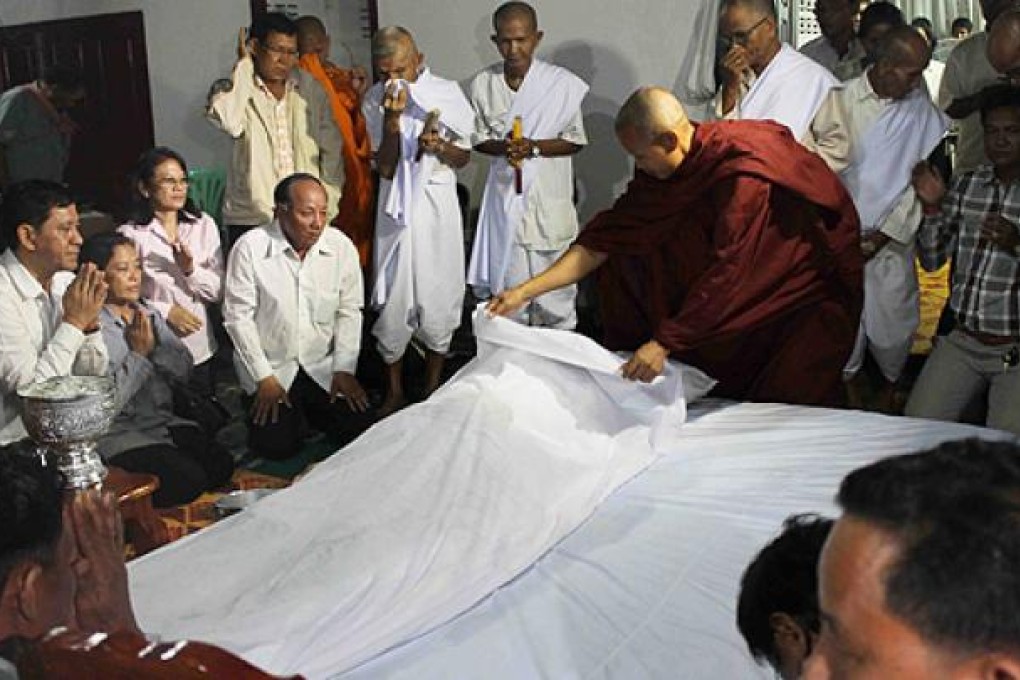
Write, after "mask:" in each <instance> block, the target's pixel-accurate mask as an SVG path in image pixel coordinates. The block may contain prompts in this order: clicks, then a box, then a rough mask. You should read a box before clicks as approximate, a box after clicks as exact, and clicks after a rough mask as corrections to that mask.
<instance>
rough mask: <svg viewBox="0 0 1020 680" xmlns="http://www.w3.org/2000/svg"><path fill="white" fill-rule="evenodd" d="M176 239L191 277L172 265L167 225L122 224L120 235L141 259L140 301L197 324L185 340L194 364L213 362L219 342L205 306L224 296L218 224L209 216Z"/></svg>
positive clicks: (185, 226) (184, 227) (185, 225)
mask: <svg viewBox="0 0 1020 680" xmlns="http://www.w3.org/2000/svg"><path fill="white" fill-rule="evenodd" d="M177 230H178V232H179V233H178V238H179V240H180V242H181V243H184V244H185V245H187V246H188V249H189V250H190V251H191V256H192V258H193V259H194V262H195V267H194V269H193V271H192V272H191V274H190V275H187V274H185V273H184V271H183V270H182V269H181V268H180V266H179V265H178V264H177V261H176V260H175V259H174V250H173V246H172V245H171V243H170V238H169V237H168V236H167V233H166V230H165V229H164V228H163V223H162V222H160V221H159V220H158V219H156V218H153V220H152V221H151V222H149V223H148V224H133V223H128V224H123V225H121V226H120V228H119V229H118V230H117V231H119V232H120V233H121V234H124V235H125V236H127V237H128V238H130V239H131V240H132V241H134V242H135V245H136V246H138V256H139V257H140V258H141V259H142V272H143V273H144V276H143V277H142V297H144V298H145V299H146V300H147V301H148V303H149V304H150V305H152V308H153V309H155V310H156V311H158V312H159V313H160V315H161V316H162V317H163V318H164V319H166V318H168V317H169V316H170V309H171V308H172V307H173V306H174V305H180V306H181V307H183V308H184V309H186V310H188V311H189V312H191V313H192V314H194V315H195V316H197V317H198V318H199V320H200V321H201V322H202V327H201V328H200V329H198V330H197V331H195V332H194V333H192V334H191V335H186V336H184V337H183V338H181V340H182V341H183V342H184V345H185V346H186V347H187V348H188V351H190V352H191V356H192V357H193V358H194V361H195V364H201V363H203V362H205V361H206V360H207V359H211V358H212V356H213V354H215V353H216V339H215V336H214V333H213V328H212V325H211V324H210V323H209V314H208V311H207V310H206V305H209V304H215V303H217V302H219V301H220V296H221V294H222V291H223V250H222V247H221V245H220V231H219V229H218V228H217V227H216V222H214V221H213V218H211V217H209V215H207V214H206V213H202V215H201V217H198V218H196V219H195V221H194V222H183V221H182V222H180V223H179V224H178V225H177Z"/></svg>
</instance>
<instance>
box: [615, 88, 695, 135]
mask: <svg viewBox="0 0 1020 680" xmlns="http://www.w3.org/2000/svg"><path fill="white" fill-rule="evenodd" d="M689 124H690V123H689V121H688V120H687V112H686V111H684V107H683V105H682V104H681V103H680V102H679V101H678V100H677V98H676V97H674V96H673V93H672V92H670V91H669V90H665V89H663V88H661V87H642V88H640V89H638V90H637V91H636V92H634V94H632V95H631V96H630V97H628V98H627V101H625V102H624V103H623V106H622V107H621V108H620V112H619V113H617V114H616V131H617V133H619V132H620V131H621V130H625V129H630V130H633V131H635V132H638V133H641V134H642V135H644V136H645V138H646V139H651V138H652V137H655V136H656V135H658V134H661V133H663V132H668V131H675V130H677V129H678V128H682V127H684V126H685V125H689Z"/></svg>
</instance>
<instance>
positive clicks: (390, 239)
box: [366, 68, 475, 307]
mask: <svg viewBox="0 0 1020 680" xmlns="http://www.w3.org/2000/svg"><path fill="white" fill-rule="evenodd" d="M401 86H402V87H407V88H408V103H407V107H406V108H405V109H404V112H403V113H402V114H401V116H400V160H399V161H398V163H397V167H396V171H395V172H394V175H393V179H392V184H391V186H390V190H389V195H388V196H387V199H386V202H385V203H384V204H381V205H380V206H379V210H380V211H381V212H384V213H385V214H386V215H387V216H389V217H390V218H391V219H389V220H378V221H377V225H376V246H375V247H376V253H375V271H376V279H375V286H374V289H373V292H372V304H373V305H374V306H376V307H381V306H382V305H384V304H386V300H387V298H388V297H389V292H390V288H391V287H392V284H393V281H392V278H393V274H394V271H395V268H394V267H392V266H390V265H391V261H392V258H394V257H397V253H398V250H399V249H398V247H397V246H398V245H399V243H400V237H401V235H402V234H403V232H404V230H405V229H406V228H407V226H408V225H410V224H412V223H413V222H414V213H415V205H416V203H418V202H419V201H420V200H421V197H422V192H423V191H424V188H425V184H426V182H427V181H428V178H429V177H430V176H431V175H432V172H433V170H434V169H435V164H436V163H438V162H439V161H438V159H437V158H436V157H435V156H433V155H432V154H423V155H422V157H421V160H419V161H416V160H415V158H416V156H417V154H418V137H419V136H420V135H421V133H422V131H423V130H424V127H425V118H426V117H427V116H428V114H429V112H430V111H433V110H438V111H439V123H440V133H441V134H442V133H443V132H444V131H446V130H448V131H450V132H453V133H454V134H455V135H457V137H459V138H460V139H469V138H470V136H471V132H472V130H473V129H474V119H475V114H474V110H473V109H472V108H471V104H470V103H468V100H467V98H466V97H465V96H464V93H463V91H461V89H460V86H459V85H458V84H457V83H456V82H454V81H452V80H446V79H445V78H439V77H437V76H434V75H432V73H431V71H429V70H428V69H427V68H426V69H424V70H423V71H422V72H421V73H420V74H419V76H418V80H417V81H416V82H413V83H407V82H403V81H402V82H401ZM384 87H385V85H384V84H383V83H376V84H375V85H374V86H373V87H372V90H371V91H370V92H369V95H368V96H367V97H366V102H371V103H372V105H371V106H370V107H366V109H368V108H371V111H370V112H369V111H366V114H368V113H371V114H372V115H371V117H369V116H368V115H366V117H367V118H368V120H369V121H370V123H371V124H370V125H369V126H368V128H369V131H370V133H371V134H373V135H375V134H378V135H379V136H380V138H379V139H376V140H374V141H375V144H374V146H376V147H377V146H378V144H379V143H380V142H381V129H382V125H381V116H382V106H381V102H382V97H383V94H384ZM383 181H385V180H383Z"/></svg>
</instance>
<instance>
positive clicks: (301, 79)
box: [206, 58, 343, 225]
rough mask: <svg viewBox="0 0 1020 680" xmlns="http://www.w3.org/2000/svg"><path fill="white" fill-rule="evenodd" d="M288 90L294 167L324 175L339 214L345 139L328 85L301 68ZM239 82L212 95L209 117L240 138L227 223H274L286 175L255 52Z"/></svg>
mask: <svg viewBox="0 0 1020 680" xmlns="http://www.w3.org/2000/svg"><path fill="white" fill-rule="evenodd" d="M294 76H295V82H296V86H295V87H294V88H293V89H291V90H290V91H288V93H287V95H286V97H287V100H288V103H287V105H288V110H289V112H290V116H291V141H292V144H293V147H294V170H295V171H296V172H307V173H310V174H312V175H315V176H316V177H318V178H319V179H320V180H321V181H322V183H323V184H325V185H326V194H327V198H328V205H329V219H331V220H332V219H333V217H334V216H335V215H336V212H337V208H338V205H339V202H340V187H341V186H342V185H343V160H342V157H341V155H340V147H341V144H342V143H343V140H342V138H341V136H340V130H339V128H337V126H336V122H335V121H334V120H333V116H332V113H331V111H330V108H329V99H328V98H327V95H326V93H325V92H324V91H323V89H322V86H321V85H319V83H317V82H316V81H315V79H314V78H313V77H311V76H310V75H308V74H306V73H305V72H304V71H302V70H300V69H295V72H294ZM232 80H233V87H232V88H231V89H230V90H228V91H226V92H220V93H218V94H216V95H214V96H213V97H212V99H211V100H210V102H209V108H208V110H207V111H206V117H207V118H208V119H209V121H210V122H212V124H213V125H215V126H216V127H218V128H219V129H221V130H223V131H224V132H226V133H227V134H228V135H230V136H231V137H232V138H233V139H234V149H233V154H232V158H231V161H230V167H229V169H228V171H227V188H226V193H225V194H224V197H223V222H224V223H225V224H237V225H258V224H268V223H269V222H270V221H272V219H273V189H274V188H275V187H276V184H277V183H278V182H279V181H280V180H281V179H283V178H282V177H277V176H276V172H275V171H274V169H273V154H274V153H275V149H274V147H273V138H272V134H271V132H270V130H269V127H268V125H269V124H270V121H271V120H272V111H271V110H269V107H268V103H267V102H266V101H265V99H264V98H263V97H262V96H260V93H259V91H258V85H257V84H256V82H255V66H254V64H253V63H252V60H251V59H250V58H245V59H241V60H240V61H238V62H237V66H235V67H234V73H233V76H232Z"/></svg>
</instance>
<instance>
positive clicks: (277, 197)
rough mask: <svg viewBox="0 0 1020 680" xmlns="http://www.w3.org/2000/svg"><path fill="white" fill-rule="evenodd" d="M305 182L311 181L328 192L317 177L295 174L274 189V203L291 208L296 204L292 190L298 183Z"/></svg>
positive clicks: (285, 178) (301, 173) (282, 180)
mask: <svg viewBox="0 0 1020 680" xmlns="http://www.w3.org/2000/svg"><path fill="white" fill-rule="evenodd" d="M305 180H311V181H313V182H315V183H316V184H318V185H319V186H320V187H322V188H323V191H325V190H326V187H324V186H323V184H322V182H321V181H320V180H319V178H318V177H316V176H315V175H310V174H308V173H307V172H295V173H294V174H293V175H289V176H287V177H284V178H283V179H281V180H280V183H279V184H277V185H276V188H275V189H273V203H275V204H276V205H277V207H280V208H290V206H291V205H293V203H294V196H293V194H292V193H291V188H292V187H293V186H294V185H295V184H297V183H298V182H303V181H305Z"/></svg>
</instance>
